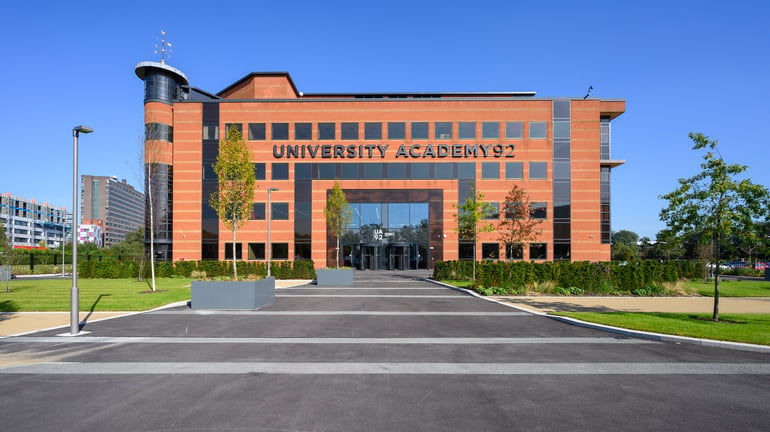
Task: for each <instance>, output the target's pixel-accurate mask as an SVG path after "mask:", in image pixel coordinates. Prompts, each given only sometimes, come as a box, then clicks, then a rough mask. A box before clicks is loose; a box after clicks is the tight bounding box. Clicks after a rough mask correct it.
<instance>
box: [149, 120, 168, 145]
mask: <svg viewBox="0 0 770 432" xmlns="http://www.w3.org/2000/svg"><path fill="white" fill-rule="evenodd" d="M144 139H145V140H160V141H168V142H173V141H174V127H173V126H169V125H165V124H163V123H145V125H144Z"/></svg>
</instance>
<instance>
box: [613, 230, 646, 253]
mask: <svg viewBox="0 0 770 432" xmlns="http://www.w3.org/2000/svg"><path fill="white" fill-rule="evenodd" d="M638 241H639V234H637V233H635V232H633V231H629V230H620V231H616V232H613V233H612V247H611V248H612V259H613V260H615V261H635V260H637V259H638V258H639V245H638V244H637V243H638Z"/></svg>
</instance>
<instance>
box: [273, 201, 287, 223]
mask: <svg viewBox="0 0 770 432" xmlns="http://www.w3.org/2000/svg"><path fill="white" fill-rule="evenodd" d="M270 207H272V211H271V215H272V219H273V220H289V203H280V202H274V203H270Z"/></svg>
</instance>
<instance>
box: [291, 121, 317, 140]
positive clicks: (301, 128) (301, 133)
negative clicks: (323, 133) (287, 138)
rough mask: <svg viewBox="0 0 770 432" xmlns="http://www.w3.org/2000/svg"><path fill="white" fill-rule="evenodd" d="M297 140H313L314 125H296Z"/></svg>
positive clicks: (295, 135)
mask: <svg viewBox="0 0 770 432" xmlns="http://www.w3.org/2000/svg"><path fill="white" fill-rule="evenodd" d="M294 139H295V140H305V141H307V140H311V139H313V123H294Z"/></svg>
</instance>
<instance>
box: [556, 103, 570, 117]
mask: <svg viewBox="0 0 770 432" xmlns="http://www.w3.org/2000/svg"><path fill="white" fill-rule="evenodd" d="M553 118H558V119H569V118H570V101H568V100H555V101H553Z"/></svg>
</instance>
